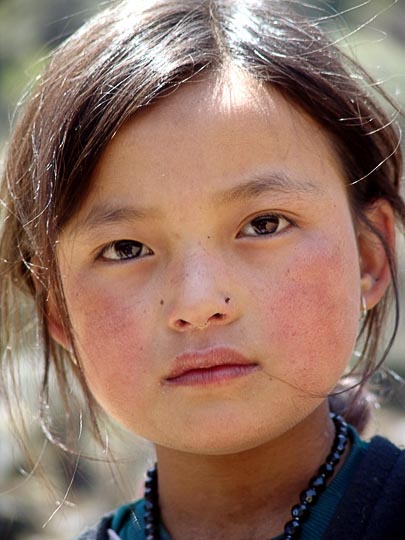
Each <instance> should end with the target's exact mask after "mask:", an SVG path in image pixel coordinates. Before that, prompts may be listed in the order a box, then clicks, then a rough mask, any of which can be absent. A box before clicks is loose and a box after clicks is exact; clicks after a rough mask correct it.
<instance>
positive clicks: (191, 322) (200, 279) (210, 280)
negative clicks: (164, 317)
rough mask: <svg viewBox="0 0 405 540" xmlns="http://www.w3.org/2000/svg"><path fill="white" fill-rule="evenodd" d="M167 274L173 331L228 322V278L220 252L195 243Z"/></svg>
mask: <svg viewBox="0 0 405 540" xmlns="http://www.w3.org/2000/svg"><path fill="white" fill-rule="evenodd" d="M169 274H170V279H169V281H168V285H169V290H170V295H171V301H170V303H169V306H170V307H169V317H168V318H169V325H170V326H171V327H172V328H175V329H176V330H179V329H181V330H185V329H197V328H198V329H202V328H205V327H206V326H208V325H212V324H218V323H224V322H229V321H230V320H231V318H232V308H231V306H230V292H229V276H228V272H227V268H226V264H225V259H224V257H223V256H222V255H221V254H220V253H218V252H217V251H215V250H214V249H212V248H210V247H207V246H203V245H201V244H199V245H198V244H194V245H193V246H192V247H191V248H190V249H188V250H185V251H184V253H183V255H182V257H181V259H180V260H176V261H175V262H173V264H172V267H171V269H170V270H169Z"/></svg>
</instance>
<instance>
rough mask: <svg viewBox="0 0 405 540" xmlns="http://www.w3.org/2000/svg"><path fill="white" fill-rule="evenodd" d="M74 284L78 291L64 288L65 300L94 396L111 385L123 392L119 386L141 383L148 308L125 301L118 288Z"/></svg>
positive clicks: (145, 347) (104, 391)
mask: <svg viewBox="0 0 405 540" xmlns="http://www.w3.org/2000/svg"><path fill="white" fill-rule="evenodd" d="M76 281H77V282H80V283H81V285H80V287H74V288H70V289H69V287H68V290H70V293H69V294H66V300H67V304H68V309H69V313H70V315H71V319H72V321H73V331H74V335H75V339H76V342H77V346H78V349H79V352H80V357H81V360H82V363H83V368H84V372H85V375H86V377H87V379H88V381H90V387H91V390H92V391H93V393H94V394H95V396H96V397H97V395H98V394H100V393H101V392H102V393H104V394H105V393H109V392H110V390H111V391H112V390H113V389H112V388H110V387H111V385H112V384H114V387H117V385H118V386H121V387H122V388H125V386H126V385H125V384H121V383H125V382H127V383H128V381H129V380H132V381H133V380H140V379H142V376H143V374H144V373H145V371H146V367H147V365H146V364H147V360H148V356H149V355H148V354H147V353H148V352H149V353H150V350H149V347H148V346H147V344H148V343H150V342H149V339H150V337H149V334H150V328H151V326H152V325H151V324H150V323H148V321H149V317H150V313H148V310H147V306H148V304H147V303H145V302H142V301H141V299H139V298H136V297H132V298H129V297H128V292H126V294H125V291H122V292H120V291H119V288H118V289H117V288H115V290H114V291H109V289H108V287H102V286H100V285H99V284H95V283H92V284H91V283H87V284H86V283H85V282H83V280H76ZM124 366H125V367H124ZM121 379H122V381H121ZM109 389H110V390H109Z"/></svg>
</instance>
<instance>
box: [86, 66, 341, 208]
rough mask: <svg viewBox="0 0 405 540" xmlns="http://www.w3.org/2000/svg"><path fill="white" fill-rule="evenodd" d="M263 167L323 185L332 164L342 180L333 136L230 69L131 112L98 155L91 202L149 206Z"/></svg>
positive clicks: (220, 186) (225, 185)
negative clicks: (133, 201)
mask: <svg viewBox="0 0 405 540" xmlns="http://www.w3.org/2000/svg"><path fill="white" fill-rule="evenodd" d="M269 167H270V168H271V169H272V170H273V171H274V172H275V173H276V174H277V175H278V176H279V177H282V176H283V175H284V176H285V177H286V176H289V177H290V178H294V179H296V178H302V179H303V183H307V184H311V183H312V184H314V183H316V182H315V179H317V178H318V180H319V181H318V188H321V189H324V188H325V187H326V188H327V185H328V178H329V177H330V170H333V172H334V175H335V176H339V182H340V183H341V184H343V181H342V178H341V175H340V163H339V160H338V158H337V156H336V155H335V152H334V150H333V145H332V142H331V140H330V139H329V137H328V136H327V134H326V133H325V132H324V131H323V129H322V128H321V127H320V126H319V125H318V124H317V123H316V121H315V120H313V119H312V118H311V117H310V116H309V115H307V114H306V113H304V112H303V111H301V110H300V109H298V108H296V107H295V106H294V105H292V104H290V103H289V102H288V101H287V100H286V99H284V98H283V96H282V95H281V94H280V93H279V92H277V91H276V90H274V89H273V88H271V87H269V86H267V85H264V84H261V83H260V82H258V81H256V80H254V79H253V78H251V77H250V76H248V75H246V74H245V73H243V72H241V71H239V70H237V69H235V68H233V69H229V70H227V71H226V72H225V73H222V74H220V75H214V74H205V75H201V76H200V77H199V79H195V80H194V79H193V80H190V81H189V82H187V83H184V84H183V85H181V86H180V87H178V88H177V89H175V90H173V91H172V92H171V93H170V94H168V95H166V96H164V97H162V98H161V99H160V100H158V101H157V102H155V103H154V104H153V105H151V106H149V107H146V108H145V109H143V110H141V111H139V112H138V113H136V114H135V115H134V116H133V117H132V118H131V119H130V120H129V121H128V122H127V123H126V124H125V125H124V126H123V127H122V128H121V129H120V130H119V131H118V132H117V134H116V135H115V137H114V138H113V139H112V140H111V141H110V143H109V144H108V146H107V148H106V150H105V151H104V153H103V154H102V156H101V158H100V160H99V162H98V164H97V166H96V168H95V171H94V174H93V177H92V179H91V182H92V189H91V190H90V197H89V200H90V202H91V201H94V199H108V198H111V197H114V198H115V199H117V198H119V197H121V198H122V197H124V198H125V197H126V196H127V195H126V193H127V194H128V192H130V193H129V194H130V196H131V197H134V198H136V200H137V201H139V200H141V201H142V202H144V203H145V205H147V206H149V207H150V206H152V203H153V205H154V206H156V202H158V203H161V202H162V201H163V202H164V200H165V199H167V200H168V201H171V200H173V199H176V197H177V198H178V196H179V193H181V194H182V195H184V196H185V194H186V192H187V191H189V193H190V197H192V198H194V199H195V198H196V197H199V196H203V195H204V194H205V193H206V192H210V191H211V192H213V193H216V192H217V191H221V190H222V191H224V190H226V189H232V187H233V185H234V184H235V182H240V181H242V180H244V179H248V178H249V177H251V176H255V175H256V176H257V175H258V174H259V175H260V174H261V172H262V171H266V170H268V169H269ZM278 173H281V174H278ZM290 185H292V184H291V183H290ZM295 185H296V186H297V192H299V191H300V189H299V182H296V183H295ZM163 195H164V196H163ZM122 202H124V201H122ZM85 206H86V205H85Z"/></svg>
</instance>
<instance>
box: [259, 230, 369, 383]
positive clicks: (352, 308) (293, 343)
mask: <svg viewBox="0 0 405 540" xmlns="http://www.w3.org/2000/svg"><path fill="white" fill-rule="evenodd" d="M307 247H308V246H305V245H301V246H300V247H299V248H297V250H296V251H295V253H294V256H293V257H292V258H291V261H290V263H289V264H287V265H285V266H284V267H283V269H282V273H281V275H278V279H277V280H276V281H272V282H271V283H272V285H271V287H268V288H267V290H263V291H262V293H263V294H262V296H261V298H262V302H265V304H266V307H265V309H264V310H263V317H264V325H265V330H264V331H265V333H266V334H267V336H268V339H269V343H270V344H271V345H272V346H273V347H272V348H271V349H270V354H272V351H275V352H276V355H279V356H278V357H279V358H283V359H284V362H280V363H279V364H278V365H277V367H278V369H279V374H280V376H281V377H284V378H285V379H286V380H288V381H289V382H291V383H292V384H296V385H297V386H300V387H304V386H305V387H306V388H307V389H311V387H312V386H313V385H314V384H317V385H318V387H319V386H320V385H321V386H322V388H323V391H325V392H328V391H329V390H330V388H331V387H333V386H334V384H335V382H337V380H338V378H339V377H340V375H341V373H342V371H343V370H344V368H345V366H346V365H347V363H348V361H349V360H350V357H351V354H352V351H353V348H354V344H355V340H356V335H357V330H358V318H359V294H360V273H359V268H358V263H357V249H356V245H355V243H354V242H352V243H350V244H349V245H340V244H339V243H338V244H337V245H335V246H334V247H331V246H330V241H328V242H320V243H319V242H317V243H316V244H315V245H314V244H311V246H310V247H311V249H307ZM353 255H355V256H353ZM270 306H271V308H270V309H269V307H270Z"/></svg>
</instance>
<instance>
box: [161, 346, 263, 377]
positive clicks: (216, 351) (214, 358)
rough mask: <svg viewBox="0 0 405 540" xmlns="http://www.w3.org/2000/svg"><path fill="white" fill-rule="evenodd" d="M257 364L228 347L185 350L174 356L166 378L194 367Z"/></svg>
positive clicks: (177, 375)
mask: <svg viewBox="0 0 405 540" xmlns="http://www.w3.org/2000/svg"><path fill="white" fill-rule="evenodd" d="M235 365H236V366H240V365H257V362H254V361H252V360H249V359H248V358H246V356H244V355H243V354H241V353H239V352H238V351H235V350H234V349H230V348H228V347H214V348H210V349H204V350H198V351H190V352H185V353H183V354H180V355H178V356H176V358H175V361H174V365H173V369H172V370H171V371H170V372H169V374H168V375H167V377H166V380H170V379H174V378H176V377H180V376H181V375H184V373H187V372H188V371H191V370H194V369H210V368H213V367H217V366H235Z"/></svg>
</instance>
